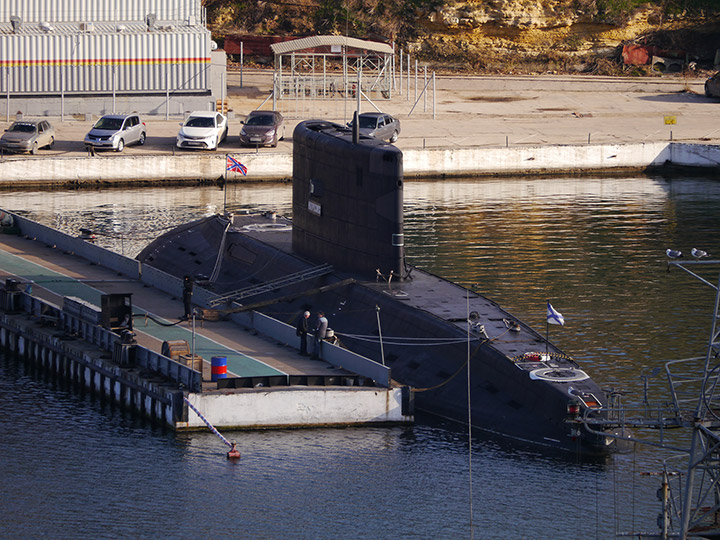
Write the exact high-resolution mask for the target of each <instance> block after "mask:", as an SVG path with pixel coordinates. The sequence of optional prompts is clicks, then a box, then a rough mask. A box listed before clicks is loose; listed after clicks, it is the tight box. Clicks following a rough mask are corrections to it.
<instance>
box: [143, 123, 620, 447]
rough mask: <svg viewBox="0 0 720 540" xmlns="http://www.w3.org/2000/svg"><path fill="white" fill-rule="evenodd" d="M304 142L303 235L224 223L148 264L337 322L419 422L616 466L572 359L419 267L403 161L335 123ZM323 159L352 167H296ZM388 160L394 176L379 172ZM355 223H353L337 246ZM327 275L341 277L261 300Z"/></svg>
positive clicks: (152, 251) (289, 313)
mask: <svg viewBox="0 0 720 540" xmlns="http://www.w3.org/2000/svg"><path fill="white" fill-rule="evenodd" d="M294 139H295V154H296V156H295V159H294V163H295V165H296V167H298V170H296V171H294V179H293V181H294V186H293V220H292V222H291V221H289V220H287V221H286V220H284V219H282V218H277V217H275V216H247V215H246V216H235V217H234V218H228V217H226V216H211V217H209V218H206V219H203V220H199V221H197V222H194V223H190V224H187V225H184V226H181V227H178V228H177V229H175V230H173V231H170V232H168V233H166V234H164V235H163V236H161V237H159V238H158V239H156V240H155V241H154V242H152V243H151V244H150V245H148V246H147V247H146V248H145V249H144V250H143V251H142V252H141V253H140V255H138V259H139V260H140V261H142V262H143V263H144V264H149V265H151V266H155V267H157V268H159V269H160V270H163V271H165V272H168V273H170V274H172V275H175V276H178V277H180V276H182V275H184V274H185V273H187V269H192V271H193V273H194V274H195V275H196V276H213V279H212V281H206V282H205V283H200V286H203V287H207V288H210V289H212V290H213V291H214V292H216V293H218V294H228V293H230V292H231V291H238V290H249V289H251V288H253V287H255V288H257V291H256V292H253V293H252V295H251V296H249V297H244V298H242V300H239V301H238V302H239V303H240V304H243V305H246V306H253V305H257V307H256V308H255V309H256V310H257V311H261V312H262V313H264V314H266V315H269V316H271V317H274V318H276V319H278V320H282V321H284V322H286V323H288V324H291V325H294V324H295V322H296V320H297V317H298V316H299V314H300V313H302V312H303V311H306V310H309V311H311V312H313V313H314V312H317V311H319V310H322V311H324V312H325V314H326V316H327V318H328V320H329V324H330V327H331V328H332V329H333V330H334V332H335V336H336V337H337V340H338V341H337V344H338V345H339V346H342V347H345V348H347V349H350V350H352V351H354V352H356V353H358V354H361V355H363V356H366V357H368V358H371V359H373V360H375V361H377V362H382V363H384V364H385V365H387V366H389V367H390V368H391V370H392V378H393V379H394V380H396V381H398V382H399V383H401V384H404V385H408V386H411V387H413V392H414V399H415V406H416V408H417V409H419V410H422V411H426V412H429V413H431V414H434V415H437V416H440V417H443V418H446V419H450V420H453V421H457V422H461V423H468V421H469V422H470V423H471V424H472V425H473V426H474V427H477V428H480V429H483V430H487V431H489V432H493V433H497V434H501V435H503V436H509V437H512V438H515V439H521V440H524V441H529V442H533V443H537V444H541V445H545V446H550V447H554V448H560V449H564V450H572V451H577V450H578V448H580V447H582V448H584V449H585V450H586V451H587V452H591V453H598V452H604V451H605V449H606V446H605V438H604V437H602V436H599V435H594V434H591V433H589V432H587V431H585V430H582V429H580V428H579V425H580V424H579V422H578V421H577V420H578V418H579V417H580V416H581V415H582V414H584V413H585V412H588V409H591V410H592V411H593V414H594V415H595V416H597V415H598V414H602V411H603V409H604V407H605V404H606V397H605V395H604V393H603V391H602V390H601V389H600V387H599V386H598V385H597V384H596V383H595V381H593V379H592V378H590V377H589V376H588V375H587V374H586V373H585V372H584V371H583V370H582V369H581V368H580V366H578V365H577V363H576V362H575V361H574V360H572V358H570V357H569V356H568V355H566V354H565V353H563V352H562V351H560V350H559V349H558V348H557V347H555V346H554V345H553V344H552V343H547V342H546V340H545V339H544V338H543V336H542V335H540V334H539V333H538V332H536V331H535V330H533V329H532V328H530V327H529V326H528V325H526V324H525V323H524V322H522V321H520V320H519V319H517V318H516V317H514V316H513V315H511V314H510V313H508V312H506V311H505V310H504V309H502V308H501V307H500V306H499V305H498V304H497V303H496V302H494V301H492V300H490V299H488V298H486V297H484V296H482V295H481V294H478V293H477V292H475V291H473V290H468V289H466V288H464V287H461V286H459V285H457V284H454V283H452V282H450V281H448V280H445V279H443V278H442V277H440V276H436V275H433V274H431V273H428V272H425V271H423V270H421V269H418V268H414V267H412V266H411V265H409V264H407V262H406V261H405V253H404V246H403V245H402V241H401V237H402V166H401V165H402V159H401V158H402V156H401V155H399V154H398V152H399V151H398V150H397V149H395V148H394V147H392V146H391V145H389V144H387V143H382V142H379V141H375V140H372V141H369V140H363V139H361V140H360V141H358V142H353V141H352V138H351V135H350V134H348V133H347V132H346V131H344V130H343V129H342V128H341V127H340V126H336V125H333V124H329V123H326V122H308V123H301V124H300V125H298V127H297V128H296V130H295V133H294ZM356 147H359V148H360V149H357V148H356ZM337 148H341V149H342V152H339V151H338V150H337ZM368 148H369V149H370V150H368ZM333 149H335V150H333ZM360 150H362V151H360ZM317 152H329V153H330V154H332V152H339V153H340V155H342V159H339V160H337V161H338V163H341V164H342V167H340V168H337V167H335V168H329V167H325V166H323V167H311V166H305V165H302V166H298V165H297V164H298V163H301V164H308V163H314V162H315V159H314V158H315V155H316V153H317ZM355 153H357V161H353V155H355ZM298 154H299V156H298ZM383 156H390V158H389V159H387V158H386V159H383ZM322 159H324V160H326V161H327V159H328V158H327V156H323V158H322ZM378 159H379V160H382V161H383V165H382V174H379V173H378V172H377V168H373V166H372V162H373V161H375V160H378ZM317 162H318V163H323V161H322V160H321V159H320V157H318V159H317ZM343 171H344V172H343ZM325 172H327V174H325ZM358 175H364V176H363V178H361V179H358V177H357V176H358ZM348 183H349V184H351V185H350V187H349V188H348V189H347V192H348V193H349V195H347V196H342V193H343V189H344V188H343V186H345V185H346V184H348ZM373 183H378V184H380V185H375V186H374V185H373ZM314 185H315V186H317V185H322V187H321V188H320V191H319V192H318V191H317V189H316V188H315V187H313V186H314ZM298 191H300V192H301V193H297V192H298ZM318 193H320V194H318ZM358 199H362V200H358ZM318 205H320V207H321V208H320V211H319V212H318ZM344 205H348V206H352V208H354V213H353V212H351V211H350V209H349V208H345V206H344ZM393 208H394V210H393ZM325 218H327V219H325ZM346 218H347V219H349V220H350V221H352V223H351V224H350V225H348V226H347V227H346V226H344V225H341V226H340V229H341V232H343V234H338V228H336V227H335V225H336V224H337V223H339V222H340V221H342V220H343V219H346ZM296 221H297V223H296ZM343 227H344V228H343ZM328 230H329V231H330V232H327V233H325V232H323V231H328ZM349 231H352V232H349ZM346 234H350V236H344V235H346ZM360 236H363V238H360ZM365 236H366V237H365ZM343 238H345V240H344V244H347V246H346V249H342V248H343V245H342V244H343ZM373 246H374V247H373ZM219 252H220V253H219ZM218 255H220V256H218ZM325 263H330V264H332V265H333V271H331V272H327V273H324V274H322V275H318V276H314V277H311V278H308V279H303V280H301V281H297V282H292V283H284V284H281V285H278V286H277V287H270V288H268V287H262V288H258V287H259V286H260V285H263V284H266V283H269V282H272V281H274V280H277V279H279V278H283V277H284V276H288V275H290V274H295V273H298V272H303V271H306V270H310V269H312V268H316V267H317V266H318V265H320V264H325ZM349 278H352V279H349ZM381 335H382V339H381ZM539 351H541V352H539ZM468 377H469V380H468ZM468 389H469V392H470V393H469V396H468ZM468 405H469V406H470V413H469V412H468Z"/></svg>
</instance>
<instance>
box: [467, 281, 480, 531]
mask: <svg viewBox="0 0 720 540" xmlns="http://www.w3.org/2000/svg"><path fill="white" fill-rule="evenodd" d="M466 299H467V312H468V318H467V320H468V326H467V361H466V362H465V365H466V366H467V407H468V476H469V479H470V480H469V481H470V485H469V489H470V497H469V500H470V540H473V481H472V400H471V397H470V388H471V384H470V357H471V353H470V293H469V292H468V293H467V294H466ZM480 345H482V343H481V344H480ZM480 345H478V349H479V348H480ZM475 351H476V352H477V349H475Z"/></svg>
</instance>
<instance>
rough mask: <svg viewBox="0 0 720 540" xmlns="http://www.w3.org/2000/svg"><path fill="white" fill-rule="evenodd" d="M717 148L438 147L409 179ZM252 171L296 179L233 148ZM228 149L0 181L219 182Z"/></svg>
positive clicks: (288, 157) (653, 161)
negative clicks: (224, 152) (225, 151)
mask: <svg viewBox="0 0 720 540" xmlns="http://www.w3.org/2000/svg"><path fill="white" fill-rule="evenodd" d="M719 148H720V147H718V146H714V145H703V144H684V143H668V142H653V143H635V144H587V145H574V146H573V145H567V146H522V147H519V146H518V147H508V148H484V147H483V148H480V147H470V148H436V149H422V150H405V151H404V152H403V164H404V172H405V177H406V178H413V177H434V176H461V175H496V174H505V175H507V174H522V175H532V174H543V173H550V172H557V173H562V172H581V171H587V170H596V171H599V170H612V169H618V170H621V169H634V170H643V169H645V168H647V167H656V166H660V165H664V164H668V163H672V164H674V165H682V166H687V167H717V166H718V163H719V162H720V161H719V155H720V149H719ZM233 156H235V157H236V158H238V159H239V161H241V162H242V163H243V164H244V165H246V166H247V168H248V170H249V174H248V176H241V175H240V174H239V173H230V176H229V178H228V181H230V182H237V181H262V180H283V179H289V178H291V177H292V154H280V153H262V154H257V153H247V154H242V153H233ZM224 175H225V154H223V153H213V154H208V153H183V154H182V155H179V154H178V155H169V154H168V155H136V156H130V155H115V154H108V153H104V154H101V155H97V156H95V157H81V158H78V157H73V158H47V157H43V158H22V159H8V160H6V161H0V183H3V184H6V185H11V184H25V185H27V184H42V185H52V184H82V183H96V182H125V183H133V182H148V181H150V182H164V181H197V180H203V181H207V180H211V181H215V180H218V179H222V178H224Z"/></svg>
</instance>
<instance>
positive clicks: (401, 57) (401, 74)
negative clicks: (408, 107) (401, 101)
mask: <svg viewBox="0 0 720 540" xmlns="http://www.w3.org/2000/svg"><path fill="white" fill-rule="evenodd" d="M402 78H403V50H402V49H400V87H399V89H398V90H399V92H400V95H401V96H402Z"/></svg>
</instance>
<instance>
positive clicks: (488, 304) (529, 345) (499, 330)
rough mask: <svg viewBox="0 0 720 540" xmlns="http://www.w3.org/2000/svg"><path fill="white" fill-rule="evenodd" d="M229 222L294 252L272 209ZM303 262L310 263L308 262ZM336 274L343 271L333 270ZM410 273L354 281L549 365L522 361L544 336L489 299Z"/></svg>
mask: <svg viewBox="0 0 720 540" xmlns="http://www.w3.org/2000/svg"><path fill="white" fill-rule="evenodd" d="M263 219H264V223H263ZM232 225H233V227H234V229H235V230H237V231H240V232H241V233H242V234H244V235H247V236H249V237H251V238H253V239H255V240H258V241H261V242H264V243H266V244H268V245H270V246H271V247H273V248H275V249H278V250H280V251H282V252H284V253H286V254H288V255H293V256H295V257H297V254H295V253H294V252H293V250H292V223H291V221H290V220H288V219H286V218H284V217H279V216H277V217H276V216H273V215H272V214H265V215H263V216H262V217H259V216H258V215H245V214H242V215H236V216H233V223H232ZM308 265H309V266H310V265H312V263H311V262H308ZM338 275H343V274H342V272H338ZM410 275H411V278H412V279H406V280H403V281H400V280H398V279H396V278H392V279H388V276H387V275H384V276H372V277H368V279H364V280H363V279H362V278H360V279H359V281H360V282H361V283H362V285H363V286H365V287H368V288H370V289H373V290H375V291H378V292H381V293H384V294H386V295H388V296H390V297H392V298H393V299H394V300H397V301H398V302H401V303H403V304H406V305H408V306H412V307H414V308H417V309H420V310H422V311H425V312H427V313H430V314H432V315H433V316H435V317H437V318H439V319H441V320H443V321H446V322H450V323H453V324H455V325H456V326H457V328H458V331H459V332H463V333H466V332H467V324H468V323H467V321H468V318H470V321H471V328H470V334H471V338H472V339H487V340H489V341H491V342H492V344H493V346H494V347H495V348H496V349H497V350H499V351H500V352H502V353H503V354H506V355H507V356H508V357H510V358H514V357H517V359H518V361H519V363H518V366H519V367H524V368H525V369H528V370H532V369H536V368H538V367H546V366H548V364H546V365H542V366H540V365H538V364H537V363H536V362H530V363H528V365H527V366H523V365H522V358H520V357H521V356H522V355H524V354H526V353H531V352H535V351H540V350H542V351H545V349H546V340H545V339H544V338H543V337H542V336H541V335H540V334H538V333H537V332H536V331H535V330H533V329H532V328H530V327H529V326H528V325H526V324H525V323H523V322H522V321H520V320H519V319H517V318H516V317H514V316H513V315H511V314H510V313H508V312H507V311H505V310H504V309H503V308H502V307H500V306H499V305H498V304H497V303H496V302H494V301H493V300H491V299H489V298H486V297H484V296H482V295H480V294H478V293H475V292H473V291H471V290H469V289H466V288H463V287H461V286H459V285H457V284H455V283H453V282H451V281H449V280H446V279H444V278H442V277H439V276H436V275H433V274H429V273H427V272H424V271H422V270H420V269H418V268H413V270H412V271H411V274H410ZM468 307H469V309H468ZM547 348H548V351H550V352H553V353H555V355H556V356H557V358H556V359H555V360H554V361H553V362H551V365H549V367H563V365H565V366H567V367H571V366H572V367H577V366H576V364H575V363H574V362H572V361H569V360H567V359H566V358H565V355H564V354H562V353H561V352H560V351H559V350H558V349H557V348H555V347H554V346H553V345H552V343H549V344H548V345H547ZM538 354H539V353H538Z"/></svg>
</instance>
